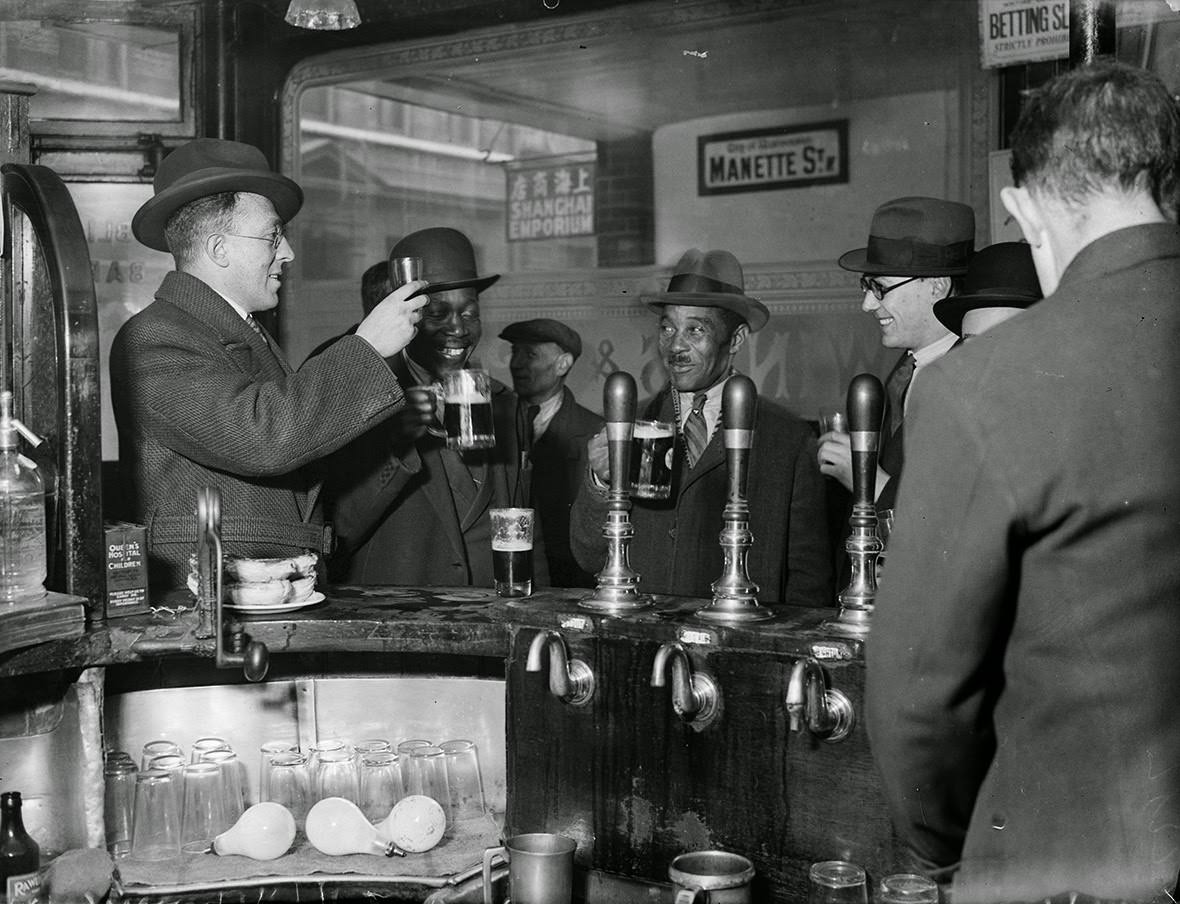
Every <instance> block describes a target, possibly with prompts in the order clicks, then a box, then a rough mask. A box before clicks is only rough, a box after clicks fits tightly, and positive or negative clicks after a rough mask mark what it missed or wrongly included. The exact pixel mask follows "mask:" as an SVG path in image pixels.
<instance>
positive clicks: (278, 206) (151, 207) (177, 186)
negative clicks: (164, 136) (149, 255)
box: [131, 138, 303, 251]
mask: <svg viewBox="0 0 1180 904" xmlns="http://www.w3.org/2000/svg"><path fill="white" fill-rule="evenodd" d="M154 184H155V194H153V195H152V196H151V197H150V198H148V200H147V201H146V202H145V203H144V205H143V206H142V207H140V208H139V210H137V211H136V212H135V216H134V217H132V218H131V231H132V232H133V233H134V234H135V237H136V238H137V239H139V240H140V241H141V242H142V243H143V244H145V245H147V246H148V247H149V248H154V249H155V250H156V251H168V250H169V248H168V241H167V239H165V237H164V227H165V226H166V225H167V224H168V218H169V217H171V216H172V214H174V213H175V212H176V211H177V210H179V209H180V208H181V207H183V206H184V205H185V204H188V203H189V202H190V201H196V200H197V199H198V198H205V197H208V196H209V195H216V194H219V193H221V192H227V191H244V192H251V193H252V194H256V195H262V196H263V197H265V198H269V199H270V202H271V203H272V204H273V205H274V208H275V213H277V214H278V215H279V218H280V219H281V220H282V221H283V222H284V223H286V222H287V221H288V220H290V219H291V218H292V217H293V216H295V214H297V213H298V212H299V208H300V207H302V206H303V189H301V188H300V187H299V186H298V185H297V184H296V183H295V182H293V181H291V180H290V179H288V178H287V177H286V176H283V175H280V174H279V173H275V172H272V171H271V168H270V166H269V165H268V164H267V162H266V157H264V156H263V154H262V151H260V150H258V148H256V147H254V146H253V145H250V144H243V143H242V142H240V141H226V140H224V139H222V138H197V139H195V140H194V141H190V142H188V143H187V144H182V145H181V146H180V147H178V148H177V149H176V150H174V151H173V152H172V153H170V154H169V155H168V156H167V157H165V158H164V159H163V161H162V162H161V163H160V168H159V169H158V170H156V178H155V183H154Z"/></svg>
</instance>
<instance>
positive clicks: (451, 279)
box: [389, 226, 500, 293]
mask: <svg viewBox="0 0 1180 904" xmlns="http://www.w3.org/2000/svg"><path fill="white" fill-rule="evenodd" d="M395 257H420V258H422V278H423V279H424V280H426V281H427V282H428V283H430V285H429V286H427V287H426V292H428V293H429V292H445V291H447V290H448V289H463V288H466V287H467V286H474V287H475V291H476V292H482V291H483V290H484V289H486V288H487V287H488V286H490V285H491V284H492V283H494V282H495V281H496V280H497V279H499V278H500V274H498V273H497V274H495V275H494V276H479V275H478V274H477V273H476V271H475V249H474V248H472V247H471V240H470V239H469V238H467V236H465V235H464V234H463V233H461V232H460V231H459V230H458V229H451V228H450V227H447V226H432V227H431V228H430V229H419V230H418V231H417V232H411V233H410V234H409V235H407V236H406V237H405V238H404V239H402V240H401V241H400V242H398V243H397V244H396V245H394V246H393V250H392V251H390V252H389V259H390V261H392V260H393V259H394V258H395ZM390 269H391V270H392V269H393V267H392V265H391V266H390Z"/></svg>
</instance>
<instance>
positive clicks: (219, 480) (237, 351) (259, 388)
mask: <svg viewBox="0 0 1180 904" xmlns="http://www.w3.org/2000/svg"><path fill="white" fill-rule="evenodd" d="M110 374H111V400H112V403H113V406H114V413H115V421H116V423H117V425H118V428H119V461H120V472H121V475H122V478H123V480H124V482H125V492H126V497H127V498H126V500H125V501H126V509H127V511H128V512H129V514H130V517H131V518H133V519H134V520H136V521H139V522H142V523H143V524H145V525H146V526H147V528H148V554H149V568H150V570H151V574H152V578H153V583H155V584H157V585H163V586H181V585H183V583H184V580H185V577H186V575H187V574H188V570H189V568H188V556H189V553H190V552H192V550H193V548H194V544H195V541H196V521H195V517H194V511H195V506H196V499H197V493H198V491H199V490H200V489H201V488H202V487H205V486H213V487H217V488H218V489H220V490H221V497H222V498H221V513H222V539H223V546H224V550H225V552H226V554H233V555H250V556H267V555H285V554H290V553H291V552H293V551H298V550H301V549H307V548H312V549H320V548H321V547H322V545H323V529H322V517H321V514H320V511H319V506H318V505H317V500H318V496H319V490H320V484H319V481H318V479H317V477H316V475H315V474H314V473H313V472H312V469H311V467H310V466H312V465H313V464H314V463H315V462H316V461H317V460H318V459H320V458H322V457H323V456H325V455H327V454H328V453H329V452H331V451H333V450H334V449H336V448H337V447H339V446H340V445H342V444H343V443H345V442H347V441H348V440H350V439H352V438H353V437H355V436H358V435H360V434H362V433H363V432H364V431H365V430H367V429H368V428H369V427H371V426H372V425H373V424H375V423H377V422H378V421H380V420H382V419H383V418H385V417H387V416H388V415H389V414H391V413H392V412H393V411H394V410H395V409H396V408H397V407H398V406H399V405H400V404H401V402H402V391H401V387H400V385H399V384H398V381H397V379H396V378H395V377H394V376H393V374H392V373H390V371H389V368H388V367H387V366H386V365H385V361H384V360H383V359H382V358H381V356H380V355H379V354H377V352H376V351H375V350H374V349H373V348H372V346H370V345H369V344H368V343H367V342H365V341H364V340H362V339H357V338H356V337H354V336H349V337H347V338H345V339H342V340H341V341H340V342H338V343H336V344H335V345H334V346H333V347H332V348H331V349H329V350H327V351H326V352H324V353H323V354H322V355H320V356H319V357H317V358H316V359H315V360H314V361H311V362H309V363H308V364H306V365H305V366H304V367H302V368H300V370H299V371H298V372H294V371H292V369H291V367H290V366H289V365H288V364H287V362H286V360H285V358H284V357H283V355H282V353H281V352H280V351H279V350H278V348H277V346H274V345H273V343H271V342H268V340H267V339H265V338H263V337H262V336H260V335H259V334H258V333H255V332H254V330H252V329H251V328H250V326H249V325H248V324H247V323H246V322H245V321H244V320H243V319H242V318H241V316H239V315H238V313H237V312H236V311H235V310H234V309H233V308H232V307H230V305H229V304H228V303H227V302H226V301H225V300H224V299H223V298H222V297H221V296H220V295H219V294H218V293H217V292H215V291H214V290H213V289H211V288H210V287H209V286H207V285H206V284H205V283H204V282H202V281H201V280H199V279H197V278H196V277H194V276H192V275H190V274H188V273H182V272H172V273H169V274H167V275H166V276H165V277H164V281H163V283H162V284H161V285H160V288H159V290H158V291H157V292H156V298H155V301H154V302H152V304H150V305H148V306H147V308H145V309H144V310H143V311H140V312H139V313H138V314H136V315H135V316H133V317H132V318H131V319H130V320H128V321H127V323H125V324H124V325H123V327H122V328H121V329H120V330H119V332H118V334H117V335H116V336H115V340H114V344H113V345H112V348H111V359H110Z"/></svg>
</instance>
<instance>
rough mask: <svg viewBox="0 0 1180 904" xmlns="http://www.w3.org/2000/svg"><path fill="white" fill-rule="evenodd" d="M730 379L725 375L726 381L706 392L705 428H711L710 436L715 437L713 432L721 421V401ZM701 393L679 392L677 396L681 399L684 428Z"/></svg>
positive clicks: (681, 417) (681, 422) (682, 424)
mask: <svg viewBox="0 0 1180 904" xmlns="http://www.w3.org/2000/svg"><path fill="white" fill-rule="evenodd" d="M728 379H729V374H726V375H725V379H724V380H721V381H720V382H718V383H714V384H713V385H712V386H710V387H709V388H708V389H706V390H705V394H706V395H705V408H704V412H703V413H704V415H705V426H706V427H708V428H709V436H712V435H713V431H714V430H716V429H717V422H718V421H719V420H721V399H722V396H723V395H724V394H725V381H726V380H728ZM698 392H700V390H699V389H698V390H696V392H679V393H677V395H678V396H679V398H680V424H679V426H680V427H681V428H683V427H684V422H685V421H687V420H688V416H689V414H691V413H692V400H693V397H694V396H695V395H696V394H697V393H698Z"/></svg>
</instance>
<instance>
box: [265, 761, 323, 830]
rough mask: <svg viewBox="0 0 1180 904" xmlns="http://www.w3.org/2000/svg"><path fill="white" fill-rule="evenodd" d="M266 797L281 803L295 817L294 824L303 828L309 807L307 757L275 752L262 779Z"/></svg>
mask: <svg viewBox="0 0 1180 904" xmlns="http://www.w3.org/2000/svg"><path fill="white" fill-rule="evenodd" d="M262 784H263V787H265V788H266V797H264V798H263V800H272V801H274V802H275V803H276V804H282V805H283V806H284V807H286V808H287V809H288V810H290V811H291V815H292V816H294V817H295V826H296V828H298V829H302V828H303V824H304V822H305V821H306V819H307V811H308V810H310V809H311V804H312V801H311V791H310V789H309V786H308V781H307V758H306V757H305V756H304V755H303V754H302V753H276V754H275V755H274V756H272V757H271V758H270V761H269V762H268V763H267V764H266V778H265V780H264V781H263V783H262Z"/></svg>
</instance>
